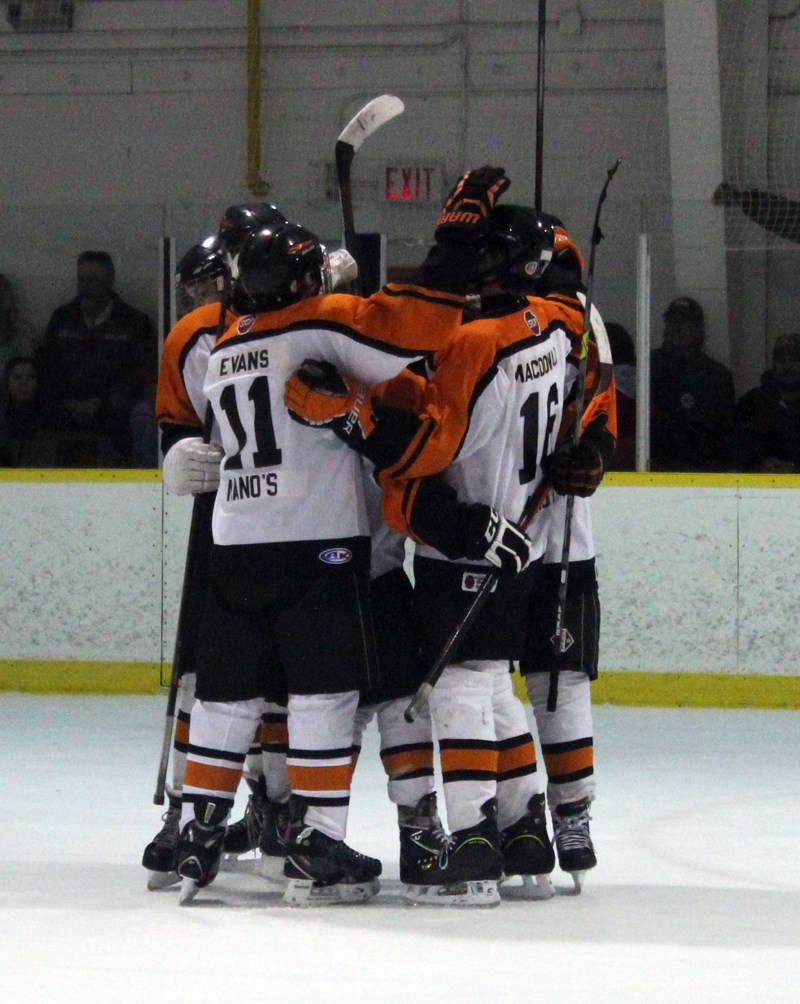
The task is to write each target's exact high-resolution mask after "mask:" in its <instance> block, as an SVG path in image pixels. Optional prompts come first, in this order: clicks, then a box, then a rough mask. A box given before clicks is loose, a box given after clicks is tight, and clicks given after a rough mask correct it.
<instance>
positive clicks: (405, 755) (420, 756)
mask: <svg viewBox="0 0 800 1004" xmlns="http://www.w3.org/2000/svg"><path fill="white" fill-rule="evenodd" d="M381 760H382V762H383V769H384V770H385V771H386V774H387V776H388V777H391V778H398V777H402V776H403V775H404V774H413V773H415V772H416V771H418V770H431V771H432V770H433V750H432V749H418V750H401V751H400V752H399V753H381Z"/></svg>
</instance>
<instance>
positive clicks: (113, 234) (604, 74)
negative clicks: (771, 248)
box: [0, 0, 800, 390]
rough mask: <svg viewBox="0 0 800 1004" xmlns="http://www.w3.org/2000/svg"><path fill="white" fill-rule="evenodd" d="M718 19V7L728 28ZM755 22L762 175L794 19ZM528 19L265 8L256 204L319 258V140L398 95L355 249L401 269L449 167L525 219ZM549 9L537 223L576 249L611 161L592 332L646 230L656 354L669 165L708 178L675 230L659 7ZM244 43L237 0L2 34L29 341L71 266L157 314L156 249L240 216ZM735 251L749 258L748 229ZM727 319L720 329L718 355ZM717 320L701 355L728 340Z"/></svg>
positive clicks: (779, 138)
mask: <svg viewBox="0 0 800 1004" xmlns="http://www.w3.org/2000/svg"><path fill="white" fill-rule="evenodd" d="M731 2H732V0H724V2H723V0H720V3H719V4H718V6H719V7H720V9H721V12H722V13H721V17H722V18H723V20H724V19H725V8H726V5H727V4H729V3H731ZM704 5H705V6H708V7H710V8H714V7H715V6H717V5H715V4H714V3H712V2H711V0H704ZM768 6H769V8H770V9H771V10H772V9H774V10H775V15H774V17H773V19H772V21H771V22H770V28H771V35H770V39H771V41H770V45H771V46H772V49H773V62H774V63H775V66H774V69H773V78H774V80H773V85H774V82H775V81H777V86H778V94H777V97H775V98H774V99H773V100H771V101H770V104H769V115H770V128H769V135H768V137H767V139H766V140H765V142H768V143H769V144H770V149H771V156H770V157H767V158H764V157H762V158H761V160H760V163H764V162H767V163H769V164H771V165H775V164H778V163H788V162H791V163H796V162H800V157H797V156H795V153H797V152H800V151H798V149H797V148H798V147H800V135H798V130H797V127H796V122H797V108H798V93H797V91H798V88H797V73H798V71H797V65H798V59H797V50H798V48H800V35H798V31H797V25H796V24H795V21H797V20H798V19H797V18H796V17H794V16H793V15H792V14H791V11H788V13H787V5H786V4H785V3H778V2H777V0H772V2H771V3H770V4H769V5H768ZM763 7H764V5H763V4H761V5H760V9H762V8H763ZM537 8H538V5H537V4H534V3H531V2H529V0H492V2H489V0H439V2H437V3H435V4H431V3H429V2H428V0H404V2H403V3H401V4H398V3H396V2H392V3H390V2H388V0H369V2H367V0H338V2H337V3H328V2H322V0H307V2H305V3H302V4H297V3H295V2H293V0H292V2H288V0H282V2H279V0H263V2H262V3H261V18H262V30H261V35H260V38H261V44H262V64H261V75H260V80H261V87H260V97H261V134H262V141H261V157H262V174H263V176H264V178H265V179H266V180H267V181H268V182H269V184H270V186H271V188H270V197H271V198H272V199H273V200H274V201H276V202H277V203H278V204H279V205H280V206H281V208H282V209H283V210H284V211H285V212H286V213H287V215H289V216H291V217H296V218H297V219H299V220H301V221H302V222H304V223H305V224H306V225H309V226H311V227H312V228H314V229H315V230H317V232H319V233H320V235H321V236H322V237H323V238H325V239H334V240H335V239H337V238H338V236H339V233H340V222H339V209H338V205H337V203H336V201H335V199H334V200H331V199H328V198H326V194H325V184H324V181H323V179H324V171H325V165H327V164H330V162H331V161H332V154H333V144H334V141H335V138H336V136H337V134H338V132H339V130H340V128H341V127H342V126H343V125H344V123H345V122H346V121H347V119H348V118H349V117H350V116H351V115H352V114H353V112H354V111H355V110H357V109H358V108H359V107H360V106H361V105H362V104H363V103H364V102H365V101H366V100H367V99H368V98H370V97H372V96H374V95H375V94H378V93H381V92H383V91H392V92H394V93H397V94H399V95H400V96H401V97H402V98H403V99H404V101H405V102H406V106H407V111H406V113H405V114H404V115H403V116H402V117H401V118H400V119H398V120H396V121H395V122H393V123H391V124H390V125H389V126H387V127H386V129H385V131H384V132H382V133H381V134H380V137H379V138H378V137H375V138H374V139H373V140H371V141H370V144H369V146H367V145H365V147H364V148H363V150H362V151H361V152H360V153H359V155H358V158H357V162H356V165H355V169H354V188H355V196H356V214H357V225H358V228H359V229H361V230H378V231H381V232H385V233H386V234H387V235H388V256H389V264H390V265H409V264H414V263H415V262H416V261H418V260H419V258H420V257H421V255H422V253H423V249H424V246H425V245H426V243H427V242H428V241H429V239H430V235H431V229H432V222H433V219H434V216H435V211H436V209H437V207H438V202H439V200H440V199H441V197H442V196H443V194H444V193H445V192H446V190H447V188H448V186H449V184H450V182H451V181H452V180H453V179H454V178H455V177H456V176H457V175H458V173H460V171H461V170H462V169H463V168H464V167H465V166H469V165H470V164H472V165H475V164H477V163H479V162H495V163H497V162H499V163H502V164H503V165H504V166H505V167H506V169H507V171H508V173H509V175H510V177H511V178H512V179H513V187H512V189H511V191H510V193H509V195H508V197H507V198H508V199H515V200H518V201H529V202H530V201H532V200H533V197H534V177H535V171H534V153H535V129H536V93H535V88H536V74H537V60H536V50H537V24H536V18H537ZM4 10H5V5H3V6H2V8H0V11H4ZM547 11H548V19H547V36H546V38H547V53H546V64H545V65H546V74H545V76H546V84H547V91H546V99H545V108H544V110H545V115H544V171H543V190H544V204H545V208H549V209H551V210H553V211H556V212H557V213H559V214H560V215H562V216H563V217H564V219H565V220H566V222H567V223H568V225H569V226H570V229H571V230H572V232H573V234H574V236H575V237H576V238H577V239H578V241H579V243H581V244H582V245H583V246H584V248H586V247H587V245H588V242H589V238H590V235H591V223H592V217H593V213H594V206H595V201H596V198H597V195H598V193H599V190H600V187H601V186H602V184H603V181H604V180H605V172H606V170H607V169H608V167H610V166H611V164H612V163H613V162H614V161H615V160H616V159H617V158H618V157H621V158H622V162H623V163H622V167H621V169H620V171H619V172H618V175H617V177H616V179H615V181H614V184H613V187H612V189H611V191H610V193H609V198H608V201H607V203H606V206H605V209H604V215H603V226H602V229H603V232H604V233H605V236H606V238H607V239H606V240H605V241H604V242H603V243H602V244H601V245H600V247H599V249H598V258H597V268H596V285H595V300H596V302H597V304H598V306H600V308H601V309H602V311H603V313H604V315H605V316H606V318H607V319H609V320H612V319H613V320H618V321H621V322H622V323H624V324H626V325H627V326H628V327H629V328H630V329H631V330H633V329H634V327H635V317H636V310H635V274H636V269H635V255H636V246H637V240H636V238H637V233H638V231H639V230H640V229H641V228H646V229H647V230H648V231H649V232H650V233H651V234H652V238H653V240H652V247H653V268H652V275H653V285H654V288H653V294H652V305H653V306H652V311H653V332H654V338H655V340H656V342H658V341H659V340H660V331H661V324H660V314H661V311H662V310H663V308H664V306H665V304H666V302H667V301H668V300H669V299H670V298H671V297H672V296H673V295H674V294H675V293H677V292H687V291H688V292H691V290H685V289H680V290H677V289H676V288H675V285H676V279H675V276H676V262H675V258H674V254H675V252H674V248H673V206H672V201H671V200H672V197H673V184H672V178H671V167H670V164H671V160H675V159H676V158H677V156H678V150H677V148H676V144H680V146H681V149H680V151H679V152H680V163H681V164H682V165H684V167H685V165H686V164H691V163H693V162H697V163H698V164H700V163H701V162H702V164H703V167H704V170H698V171H697V172H696V173H693V172H691V171H688V172H686V171H684V173H683V175H682V177H683V182H682V186H681V198H683V199H686V200H687V203H688V208H686V207H684V212H683V213H682V214H681V218H685V217H686V215H687V214H688V215H690V216H691V213H692V208H691V207H692V205H694V206H695V207H696V210H697V212H698V214H699V216H702V214H701V213H700V212H699V210H700V207H702V209H703V212H707V211H708V203H709V200H710V196H711V193H710V192H709V191H707V190H706V188H707V187H708V186H707V184H706V179H707V175H708V169H707V168H708V165H707V164H706V163H705V160H704V158H705V157H706V153H705V144H704V143H702V142H698V136H697V131H698V130H694V131H686V132H685V133H683V134H681V135H680V136H676V135H674V133H673V134H672V135H671V134H670V130H669V126H668V117H667V87H668V80H667V74H666V69H665V65H666V59H665V34H664V19H663V3H662V0H640V2H639V3H637V4H635V5H628V6H627V7H625V5H623V6H622V7H621V6H620V4H619V3H618V2H615V0H580V2H577V0H550V3H549V4H548V7H547ZM764 16H766V11H764ZM246 24H247V2H246V0H180V2H174V0H108V2H107V0H77V3H76V20H75V27H74V29H73V30H72V31H71V32H68V33H64V34H20V33H17V32H14V31H13V30H12V29H11V28H10V26H9V25H8V24H7V23H6V20H5V18H4V17H3V16H2V13H0V100H2V104H3V112H2V114H0V149H2V151H3V156H2V158H0V193H2V194H1V195H0V228H2V232H3V233H4V234H6V235H10V236H11V238H12V239H10V240H6V241H4V242H3V244H2V247H0V271H3V272H6V273H8V274H9V275H10V276H11V277H12V279H14V280H15V281H16V282H17V283H18V284H19V285H20V287H21V289H22V292H23V295H24V301H25V307H26V311H27V313H28V314H29V315H30V317H31V319H32V320H33V321H34V322H35V323H36V325H37V326H42V325H43V324H44V323H45V321H46V319H47V317H48V316H49V312H50V310H51V309H52V307H53V306H55V305H56V304H57V303H60V302H62V301H63V300H64V299H65V298H67V297H69V296H71V295H72V294H73V285H74V261H75V256H76V254H77V253H78V251H80V250H82V249H84V248H87V247H91V248H96V247H106V248H108V249H109V250H111V251H112V253H113V254H114V255H115V257H116V259H117V264H118V288H119V291H120V292H121V293H122V294H123V295H124V296H126V297H127V298H128V299H130V300H132V301H133V302H134V303H136V304H137V305H139V306H141V307H142V308H143V309H146V310H148V311H149V312H150V313H151V314H152V316H153V317H155V315H156V296H157V292H156V291H157V272H156V249H157V246H158V241H159V238H160V237H161V236H163V235H171V236H174V237H175V238H176V240H177V246H178V249H179V253H180V252H182V250H184V249H185V248H187V247H188V246H189V245H190V244H192V243H194V242H195V241H196V240H197V239H198V238H199V237H202V236H205V235H206V234H207V233H209V232H211V231H213V230H214V229H216V225H217V222H218V220H219V216H220V214H221V211H222V210H223V209H224V208H225V207H226V206H227V205H229V204H230V203H232V202H238V201H242V200H245V199H248V198H251V197H252V196H251V194H250V193H249V192H248V189H247V185H246V176H247V143H248V119H247V58H246V57H247V31H246ZM765 35H766V32H762V33H761V36H759V37H764V36H765ZM755 57H757V58H758V59H763V58H765V53H764V52H763V51H759V52H757V53H755V54H754V58H755ZM763 76H764V77H766V74H764V75H763ZM764 103H765V104H766V99H765V100H764ZM700 121H701V122H702V115H701V116H700ZM701 138H702V137H701ZM793 151H794V153H793ZM420 164H422V165H428V166H432V167H434V168H435V177H436V178H437V179H438V185H437V186H435V188H434V192H433V195H432V199H431V203H430V204H429V205H422V206H413V205H398V204H396V203H393V204H390V203H387V202H386V200H385V198H384V177H385V169H386V167H387V166H388V165H420ZM742 180H746V181H747V182H748V183H749V184H761V186H762V187H765V186H767V185H768V183H769V182H772V181H775V182H776V183H777V182H780V184H781V185H782V186H783V187H782V188H781V189H780V190H782V191H784V192H785V193H787V194H791V192H787V188H788V186H789V185H790V184H791V183H792V181H793V177H788V178H774V179H773V178H767V177H758V176H756V175H755V174H753V175H752V176H750V177H748V178H743V179H742ZM794 180H796V179H794ZM716 211H717V210H715V212H716ZM718 212H720V213H722V212H723V211H722V210H721V209H720V210H718ZM727 213H728V214H730V217H728V216H726V219H728V218H730V219H733V218H734V215H733V214H734V211H731V210H728V211H727ZM752 231H754V232H757V235H758V239H759V240H760V241H761V243H762V245H763V243H764V239H765V238H764V235H763V232H762V231H760V229H759V228H757V227H752ZM750 239H752V232H750ZM784 243H785V242H784ZM748 260H749V259H748ZM795 260H796V259H795ZM740 273H741V276H742V277H743V278H742V279H741V280H740V281H737V286H738V287H740V288H741V286H742V284H744V287H745V288H746V285H747V282H748V277H749V276H750V275H751V273H752V269H749V268H747V267H744V266H743V267H742V268H741V270H740ZM794 275H796V269H795V268H794V266H793V264H790V265H789V267H784V268H780V269H776V271H775V273H774V275H773V276H772V277H771V278H770V284H769V294H770V295H769V304H770V313H769V316H768V317H767V320H766V325H767V327H766V328H765V332H764V333H763V335H762V336H761V338H760V340H756V341H755V343H754V345H753V348H752V350H751V351H750V352H749V354H748V356H747V358H744V359H743V358H741V353H740V352H736V353H733V359H734V364H735V368H736V372H737V376H738V377H739V379H740V388H739V389H740V390H745V389H746V388H747V387H749V386H750V385H751V384H752V382H753V379H754V374H755V375H757V374H758V373H759V372H760V370H761V368H762V366H763V362H764V359H765V358H766V356H767V350H766V345H767V343H769V344H771V340H772V339H774V337H775V335H776V334H777V333H779V331H780V330H785V328H786V325H787V324H788V323H789V322H790V321H791V318H793V317H797V316H798V313H799V312H800V293H798V290H797V284H796V282H794V280H793V276H794ZM760 282H761V285H762V287H763V270H762V271H761V278H760ZM740 313H741V311H738V310H732V317H731V319H730V324H731V337H732V339H733V340H734V341H736V339H737V324H738V323H739V322H738V318H739V315H740ZM751 322H752V318H750V319H749V320H748V324H749V325H750V326H752V325H751ZM721 323H722V322H720V321H717V322H716V324H715V327H716V328H717V330H715V331H714V332H713V333H712V334H713V338H712V341H714V342H719V341H720V339H725V338H727V336H728V332H727V331H722V332H720V331H719V327H720V324H721ZM737 344H738V342H737ZM748 344H750V343H749V342H748Z"/></svg>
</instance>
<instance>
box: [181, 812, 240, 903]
mask: <svg viewBox="0 0 800 1004" xmlns="http://www.w3.org/2000/svg"><path fill="white" fill-rule="evenodd" d="M228 809H229V803H227V802H222V803H217V802H212V801H211V800H210V799H207V798H202V799H199V800H198V801H197V803H196V804H195V807H194V811H195V818H194V819H193V820H191V821H190V822H188V823H187V824H186V826H184V828H183V832H182V833H181V836H180V840H179V841H178V848H177V870H178V874H179V875H180V877H181V879H182V880H183V881H182V883H181V895H180V903H181V905H182V906H183V905H185V904H186V903H190V902H191V901H192V900H193V899H194V897H195V896H196V895H197V890H198V889H202V888H203V887H204V886H207V885H209V883H211V882H213V881H214V879H215V878H216V876H217V872H218V871H219V863H220V859H221V857H222V844H223V841H224V840H225V822H224V820H225V817H226V815H227V814H228ZM198 817H199V818H198Z"/></svg>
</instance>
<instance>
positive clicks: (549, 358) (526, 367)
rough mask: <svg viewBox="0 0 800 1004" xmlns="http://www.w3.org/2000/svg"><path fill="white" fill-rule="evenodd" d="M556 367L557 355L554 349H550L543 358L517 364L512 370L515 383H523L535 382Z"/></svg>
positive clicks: (539, 357)
mask: <svg viewBox="0 0 800 1004" xmlns="http://www.w3.org/2000/svg"><path fill="white" fill-rule="evenodd" d="M557 365H558V353H557V352H556V350H555V348H552V349H550V351H549V352H547V353H546V354H545V355H543V356H538V357H537V358H536V359H532V360H531V361H530V362H528V363H525V364H523V363H519V365H518V366H517V368H516V370H514V379H515V380H516V381H517V383H525V381H526V380H536V379H537V378H538V377H543V376H546V375H547V374H548V373H549V372H550V371H551V370H554V369H555V368H556V366H557Z"/></svg>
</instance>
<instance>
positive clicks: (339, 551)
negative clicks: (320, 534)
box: [319, 547, 353, 565]
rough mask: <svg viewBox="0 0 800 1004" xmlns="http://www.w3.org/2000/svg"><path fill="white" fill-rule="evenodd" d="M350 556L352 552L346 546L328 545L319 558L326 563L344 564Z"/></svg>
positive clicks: (351, 556) (350, 558)
mask: <svg viewBox="0 0 800 1004" xmlns="http://www.w3.org/2000/svg"><path fill="white" fill-rule="evenodd" d="M352 558H353V552H352V551H350V550H349V549H348V548H346V547H329V548H327V549H326V550H325V551H321V552H320V555H319V560H320V561H322V562H324V563H325V564H326V565H346V564H347V562H348V561H351V560H352Z"/></svg>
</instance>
